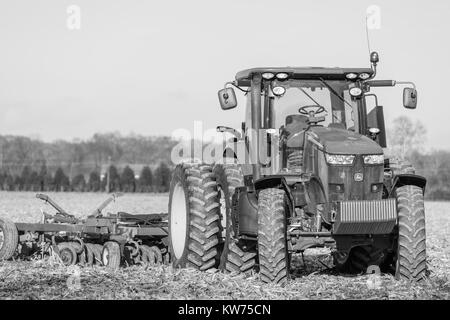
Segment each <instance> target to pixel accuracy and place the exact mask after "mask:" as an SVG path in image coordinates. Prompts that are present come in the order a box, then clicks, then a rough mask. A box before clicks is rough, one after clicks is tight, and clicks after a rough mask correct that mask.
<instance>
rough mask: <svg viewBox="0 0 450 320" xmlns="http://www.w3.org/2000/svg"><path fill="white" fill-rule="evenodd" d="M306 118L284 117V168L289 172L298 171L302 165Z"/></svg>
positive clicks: (299, 115)
mask: <svg viewBox="0 0 450 320" xmlns="http://www.w3.org/2000/svg"><path fill="white" fill-rule="evenodd" d="M307 121H308V117H307V116H304V115H301V114H293V115H289V116H287V117H286V126H285V130H286V134H287V139H286V145H285V147H286V163H285V164H286V167H287V169H289V170H293V171H299V170H301V168H302V163H303V142H304V139H305V130H306V128H308V124H307Z"/></svg>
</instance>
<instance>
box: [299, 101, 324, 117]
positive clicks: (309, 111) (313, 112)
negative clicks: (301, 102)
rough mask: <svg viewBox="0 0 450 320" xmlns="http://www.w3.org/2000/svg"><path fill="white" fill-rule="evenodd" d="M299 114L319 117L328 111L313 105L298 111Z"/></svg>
mask: <svg viewBox="0 0 450 320" xmlns="http://www.w3.org/2000/svg"><path fill="white" fill-rule="evenodd" d="M313 108H316V110H312V109H313ZM298 112H299V113H300V114H303V115H305V116H309V117H311V116H312V117H314V116H315V115H317V114H319V113H322V112H326V110H325V108H324V107H323V106H321V105H318V104H312V105H308V106H304V107H301V108H300V109H298Z"/></svg>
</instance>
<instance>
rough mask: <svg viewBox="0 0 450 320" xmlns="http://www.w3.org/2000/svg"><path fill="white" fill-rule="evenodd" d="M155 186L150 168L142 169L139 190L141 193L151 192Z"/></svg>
mask: <svg viewBox="0 0 450 320" xmlns="http://www.w3.org/2000/svg"><path fill="white" fill-rule="evenodd" d="M152 185H153V174H152V170H151V169H150V167H148V166H145V167H144V168H142V171H141V175H140V177H139V189H140V191H141V192H151V191H152Z"/></svg>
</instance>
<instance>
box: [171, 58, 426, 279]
mask: <svg viewBox="0 0 450 320" xmlns="http://www.w3.org/2000/svg"><path fill="white" fill-rule="evenodd" d="M378 62H379V55H378V53H377V52H372V53H371V54H370V67H368V68H316V67H304V68H303V67H298V68H293V67H286V68H282V67H275V68H253V69H248V70H244V71H241V72H238V73H237V74H236V77H235V80H234V81H231V82H227V83H226V84H225V87H224V88H223V89H221V90H220V91H219V92H218V96H219V101H220V105H221V108H222V109H223V110H230V109H233V108H235V107H236V106H237V98H236V93H235V90H234V88H236V89H239V90H240V91H242V92H243V93H244V94H245V96H246V98H247V105H246V111H245V121H244V122H243V123H242V128H241V130H237V129H233V128H229V127H225V126H220V127H218V128H217V130H218V131H219V132H226V133H228V135H229V136H231V138H230V139H228V140H227V141H226V143H225V145H224V149H223V154H221V155H220V158H221V159H220V160H219V161H216V162H215V163H206V162H201V161H186V162H183V163H180V164H178V165H177V166H176V168H175V171H174V174H173V177H172V181H171V186H170V196H169V239H170V252H171V258H172V263H173V265H174V266H175V267H191V268H196V269H199V270H208V269H211V268H218V269H221V270H224V271H228V272H238V273H251V272H253V271H257V272H259V275H260V279H261V280H262V281H264V282H267V283H280V284H284V283H286V282H288V281H289V280H290V279H291V275H290V264H291V257H292V254H297V253H303V252H304V251H305V250H306V249H310V248H329V249H330V252H331V254H332V257H333V261H334V265H335V268H336V270H337V271H338V272H340V273H345V274H363V273H365V272H368V270H369V268H370V269H374V267H376V268H379V270H380V271H381V272H385V273H391V274H393V275H394V276H395V278H396V279H409V280H412V281H419V280H422V279H424V278H425V277H426V275H427V264H426V246H425V241H426V235H425V211H424V191H425V185H426V179H425V178H424V177H422V176H419V175H416V174H415V171H414V168H413V167H412V166H411V164H409V163H408V162H406V161H403V160H402V157H387V156H386V155H385V153H384V148H386V146H387V145H386V130H385V123H384V113H383V107H382V106H381V105H378V99H377V96H376V95H375V94H374V93H371V88H377V87H394V86H396V85H401V86H404V90H403V105H404V107H405V108H407V109H415V108H416V107H417V90H416V86H415V85H414V83H412V82H400V81H394V80H375V77H376V73H377V65H378ZM373 98H375V99H373ZM371 101H372V103H371ZM373 101H375V103H373ZM370 105H372V107H369V106H370Z"/></svg>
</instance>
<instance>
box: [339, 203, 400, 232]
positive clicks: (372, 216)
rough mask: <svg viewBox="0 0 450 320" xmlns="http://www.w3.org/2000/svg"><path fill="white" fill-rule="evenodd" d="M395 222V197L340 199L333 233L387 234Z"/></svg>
mask: <svg viewBox="0 0 450 320" xmlns="http://www.w3.org/2000/svg"><path fill="white" fill-rule="evenodd" d="M396 223H397V204H396V201H395V199H386V200H370V201H342V202H340V203H339V205H338V211H337V214H336V220H335V223H334V225H333V233H334V234H337V235H345V234H348V235H349V234H389V233H391V232H392V230H393V229H394V227H395V225H396Z"/></svg>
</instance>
